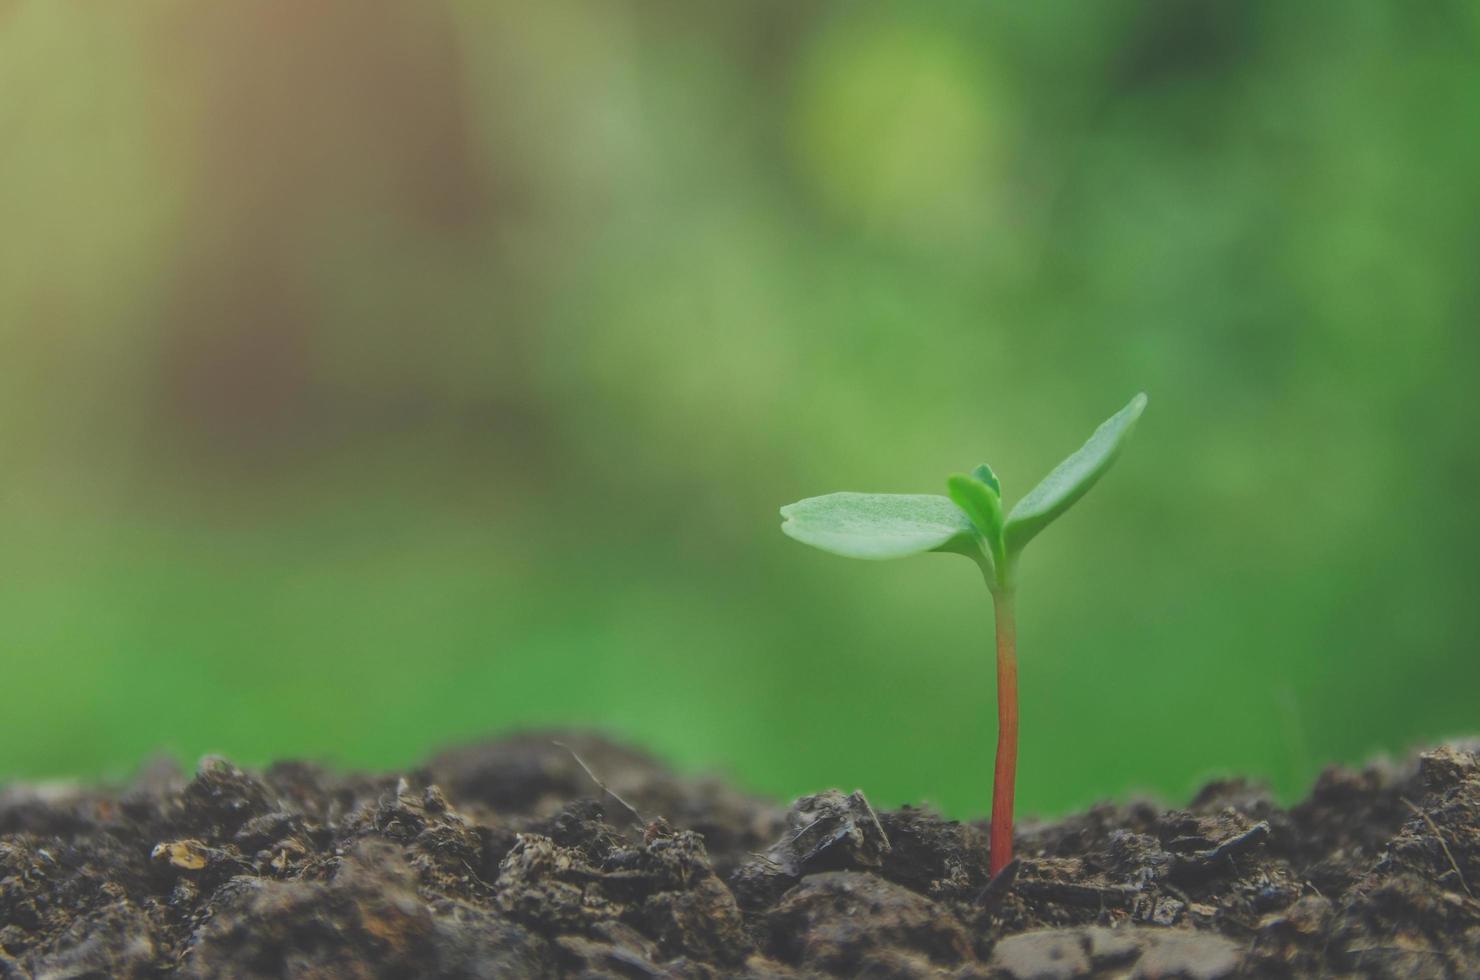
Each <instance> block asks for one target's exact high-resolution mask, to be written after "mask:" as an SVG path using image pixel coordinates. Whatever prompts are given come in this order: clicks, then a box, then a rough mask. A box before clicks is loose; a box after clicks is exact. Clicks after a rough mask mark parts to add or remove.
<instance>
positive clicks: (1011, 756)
mask: <svg viewBox="0 0 1480 980" xmlns="http://www.w3.org/2000/svg"><path fill="white" fill-rule="evenodd" d="M992 605H993V607H994V608H995V613H996V615H995V619H996V621H997V765H996V767H995V768H994V769H993V770H992V837H991V848H992V849H991V853H990V859H989V865H988V866H989V868H990V871H991V873H992V874H994V875H995V874H996V873H997V872H999V871H1001V870H1002V868H1003V867H1004V866H1005V865H1006V864H1007V862H1008V861H1011V860H1012V791H1013V786H1014V784H1015V783H1016V782H1017V746H1018V703H1017V623H1016V621H1015V620H1014V618H1013V610H1012V593H1011V592H1008V591H1005V590H1003V591H999V592H994V593H993V594H992Z"/></svg>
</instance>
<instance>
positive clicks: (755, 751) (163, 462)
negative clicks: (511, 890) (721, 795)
mask: <svg viewBox="0 0 1480 980" xmlns="http://www.w3.org/2000/svg"><path fill="white" fill-rule="evenodd" d="M1477 46H1480V6H1476V5H1474V4H1469V3H1465V2H1460V0H1455V2H1434V3H1424V4H1402V3H1396V2H1394V3H1372V2H1361V0H1357V2H1354V0H1310V2H1301V3H1286V2H1280V0H1263V2H1248V3H1231V2H1229V3H1218V2H1194V0H1157V2H1138V3H1128V2H1107V3H1094V4H1089V3H1071V2H1067V0H1064V2H1050V3H1028V4H1012V3H983V2H976V0H972V2H958V3H938V4H868V3H856V2H842V0H839V2H835V3H820V2H796V0H761V2H754V3H744V4H720V3H690V2H679V0H652V2H644V3H635V2H607V3H596V2H577V0H539V2H533V0H530V2H523V3H512V2H499V0H457V2H446V0H421V2H411V0H404V2H388V3H379V4H366V3H364V2H363V0H317V2H314V3H304V2H302V0H253V2H237V3H221V4H201V3H192V2H186V0H160V2H156V3H150V4H80V3H59V2H53V0H11V2H9V3H0V697H3V701H0V778H13V777H43V776H63V775H83V776H94V775H98V774H110V775H117V774H122V773H126V772H127V771H129V770H130V769H132V768H133V767H134V766H136V765H137V764H138V763H139V762H140V760H141V759H143V758H145V757H146V756H147V755H148V754H149V753H151V752H153V751H155V750H159V749H164V750H168V751H172V752H175V753H178V754H180V755H182V756H183V757H184V758H185V759H186V760H187V761H188V760H190V759H191V758H192V757H193V756H194V755H196V754H198V753H202V752H205V751H219V752H224V753H228V754H230V755H232V756H233V757H235V758H238V759H240V760H243V761H245V762H249V763H260V762H262V761H265V760H267V759H269V758H271V757H275V756H286V755H294V756H304V755H307V756H311V757H318V758H323V759H326V760H329V761H333V762H337V763H342V764H348V765H356V766H375V767H388V766H396V765H402V764H406V763H409V762H412V761H414V760H416V759H418V758H419V757H421V756H422V755H423V754H424V753H426V752H427V751H429V750H432V749H434V748H436V747H439V746H442V745H445V744H447V743H449V742H452V741H456V740H461V739H470V738H475V737H479V736H483V735H486V734H488V733H492V732H498V731H505V730H511V729H515V728H519V727H522V726H529V725H554V724H577V725H581V726H592V727H599V728H602V729H605V730H608V731H611V732H613V733H616V734H618V735H620V736H623V737H626V738H629V739H632V740H635V741H636V742H638V743H640V744H643V745H646V746H648V747H650V748H652V749H653V750H655V751H657V752H659V753H661V754H662V755H664V756H666V757H668V758H670V759H672V760H673V761H674V762H675V763H677V764H678V765H680V766H682V767H684V768H686V769H691V770H696V769H717V770H720V771H727V772H730V773H732V774H733V775H735V776H736V777H737V778H739V779H740V780H741V781H742V782H743V783H745V784H747V785H749V786H751V787H754V788H756V789H759V790H763V791H766V792H769V793H773V794H777V795H781V796H785V795H787V794H794V793H799V792H802V791H807V790H813V789H817V788H820V787H825V786H834V785H836V786H842V787H844V788H852V787H855V786H858V787H863V788H864V789H865V790H867V791H868V792H869V793H870V796H871V798H872V799H874V800H875V801H876V802H878V803H880V804H894V803H898V802H901V801H906V800H917V799H926V800H930V801H934V802H935V803H937V804H938V805H940V806H942V807H944V808H945V809H946V810H947V811H948V812H950V813H953V814H958V815H967V814H979V813H981V812H983V811H985V809H986V806H987V800H988V796H989V793H990V788H989V782H990V769H991V755H992V744H993V742H992V739H993V731H994V718H993V708H992V705H993V689H992V662H991V655H990V647H991V618H990V616H991V613H990V606H989V603H988V601H987V597H986V594H985V592H984V591H983V590H982V588H981V582H980V579H979V576H978V574H977V572H976V570H975V569H974V568H972V567H971V566H970V564H969V563H968V562H965V561H959V562H957V561H953V560H950V559H941V560H938V561H928V562H900V563H888V564H867V563H850V562H839V561H836V560H835V559H832V558H830V557H829V556H826V555H823V554H820V553H816V552H813V551H810V550H808V549H804V548H800V547H798V546H797V545H796V544H795V543H794V542H791V541H788V540H787V539H786V538H785V537H783V535H782V534H781V533H780V531H779V529H778V525H779V523H780V522H779V518H778V516H777V513H776V511H777V507H778V506H779V505H781V504H783V503H786V502H788V501H792V500H796V499H798V498H801V497H804V496H809V495H812V494H816V493H823V492H826V491H829V490H835V489H852V490H863V491H900V492H927V493H941V492H943V491H944V487H943V485H942V484H941V483H940V481H939V479H938V476H939V474H943V473H951V472H959V471H966V470H969V469H970V467H972V466H974V465H976V464H977V463H979V462H982V461H984V460H985V461H989V462H990V463H991V464H992V466H993V467H994V468H995V469H996V470H997V472H999V473H1001V474H1004V475H1005V477H1006V479H1005V486H1004V492H1005V497H1006V500H1007V502H1008V503H1009V505H1010V504H1011V503H1012V502H1013V501H1015V500H1016V499H1018V498H1019V497H1020V496H1021V495H1022V494H1023V493H1024V492H1025V491H1026V490H1027V489H1028V488H1030V487H1031V486H1032V484H1033V483H1034V482H1036V481H1037V480H1038V479H1039V478H1040V477H1041V476H1042V475H1043V474H1044V473H1045V472H1047V470H1048V469H1049V468H1050V467H1051V466H1052V465H1053V464H1054V463H1056V462H1057V461H1058V460H1060V459H1061V458H1063V457H1064V456H1065V455H1066V454H1067V453H1068V452H1070V451H1072V450H1073V449H1074V448H1076V447H1077V446H1078V445H1079V444H1080V442H1081V441H1082V440H1083V439H1084V437H1085V435H1086V433H1088V432H1089V431H1091V430H1092V429H1093V427H1094V426H1095V425H1096V424H1097V423H1098V422H1099V421H1100V420H1102V419H1104V418H1105V417H1106V416H1107V415H1108V414H1110V413H1111V412H1113V411H1114V410H1115V409H1116V408H1118V407H1119V406H1120V405H1122V404H1124V403H1125V400H1126V399H1127V398H1128V397H1129V396H1130V395H1131V394H1132V393H1134V392H1136V391H1139V390H1143V389H1144V390H1146V391H1148V392H1149V393H1150V394H1151V400H1152V406H1153V407H1152V410H1151V411H1150V412H1148V413H1147V415H1146V417H1145V418H1144V419H1143V420H1142V423H1141V426H1140V428H1139V430H1138V432H1137V436H1136V441H1135V445H1134V446H1133V447H1132V450H1131V451H1129V452H1127V453H1126V455H1125V457H1124V458H1123V459H1122V460H1121V462H1120V463H1119V464H1118V466H1117V467H1116V470H1115V472H1114V473H1113V474H1112V477H1111V478H1109V479H1107V480H1105V481H1104V483H1103V485H1102V486H1100V487H1099V488H1097V489H1096V491H1095V493H1094V494H1093V495H1091V496H1090V497H1089V498H1087V499H1086V500H1085V501H1084V502H1083V503H1081V504H1080V505H1079V506H1078V507H1077V508H1076V509H1075V510H1074V511H1073V512H1072V513H1071V514H1069V515H1068V516H1067V517H1066V518H1065V519H1064V520H1063V522H1062V526H1061V527H1059V528H1056V529H1055V533H1053V534H1051V535H1045V536H1044V538H1043V540H1042V541H1041V543H1038V544H1036V545H1035V547H1034V549H1033V553H1031V554H1030V555H1029V556H1028V557H1027V559H1026V561H1025V564H1024V567H1023V568H1022V570H1021V574H1022V581H1023V588H1022V592H1021V602H1020V607H1019V613H1018V617H1019V629H1020V637H1019V644H1020V657H1021V693H1022V699H1023V703H1022V738H1023V742H1022V760H1021V762H1022V764H1021V768H1020V777H1019V779H1020V784H1019V792H1018V798H1019V801H1020V805H1021V806H1022V807H1023V808H1024V809H1025V810H1027V811H1030V812H1031V811H1035V810H1036V811H1040V812H1054V811H1060V810H1064V809H1067V808H1069V807H1071V806H1075V805H1079V804H1083V803H1085V802H1087V801H1090V800H1092V799H1094V798H1097V797H1102V796H1107V795H1114V794H1125V793H1128V792H1132V791H1136V790H1142V789H1145V790H1153V791H1157V792H1160V793H1163V794H1167V795H1170V796H1173V797H1175V796H1177V795H1180V794H1182V793H1184V792H1186V791H1187V790H1188V789H1189V788H1190V787H1191V786H1192V785H1194V783H1195V782H1196V781H1197V780H1198V779H1199V778H1201V777H1204V776H1207V775H1211V774H1216V773H1220V772H1227V771H1234V770H1237V771H1241V772H1247V773H1250V774H1253V775H1255V776H1258V777H1262V778H1265V779H1267V780H1269V781H1270V782H1271V783H1272V784H1273V785H1274V786H1275V787H1277V788H1278V789H1279V790H1280V791H1281V792H1282V793H1286V794H1290V793H1294V792H1298V791H1299V790H1300V789H1301V788H1302V787H1304V786H1305V785H1307V783H1308V781H1309V780H1310V779H1311V778H1312V777H1313V775H1314V774H1315V772H1316V771H1317V770H1318V769H1319V767H1320V766H1321V765H1323V764H1324V763H1326V762H1329V761H1334V760H1357V759H1360V758H1362V757H1364V756H1366V755H1368V754H1369V753H1372V752H1374V751H1377V750H1390V751H1399V750H1402V749H1404V748H1405V747H1407V746H1409V745H1411V744H1413V743H1415V742H1417V741H1421V740H1424V739H1431V738H1435V737H1440V736H1444V735H1449V734H1455V733H1460V732H1465V731H1474V730H1475V729H1476V728H1480V724H1477V722H1480V711H1477V708H1476V705H1477V703H1480V701H1477V694H1480V657H1477V655H1476V648H1475V637H1476V636H1477V635H1480V602H1477V600H1476V595H1477V584H1480V576H1477V572H1476V550H1477V545H1480V533H1477V532H1480V518H1477V508H1476V506H1475V488H1476V486H1480V448H1477V443H1476V435H1475V434H1476V432H1477V427H1480V397H1477V396H1476V394H1475V387H1474V386H1475V383H1476V380H1475V379H1476V374H1477V369H1480V329H1477V327H1480V275H1477V269H1480V224H1477V220H1476V216H1477V215H1480V127H1477V126H1476V125H1475V105H1476V101H1477V97H1480V58H1477V57H1476V51H1477Z"/></svg>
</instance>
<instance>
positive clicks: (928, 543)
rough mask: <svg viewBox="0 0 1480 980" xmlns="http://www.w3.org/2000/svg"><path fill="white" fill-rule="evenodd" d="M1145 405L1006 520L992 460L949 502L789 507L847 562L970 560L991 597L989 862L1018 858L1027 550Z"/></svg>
mask: <svg viewBox="0 0 1480 980" xmlns="http://www.w3.org/2000/svg"><path fill="white" fill-rule="evenodd" d="M1145 408H1146V396H1145V395H1144V394H1140V395H1137V396H1136V397H1135V398H1132V399H1131V401H1130V404H1129V405H1127V406H1126V407H1125V408H1122V409H1121V410H1120V411H1118V412H1116V413H1115V414H1114V415H1112V416H1111V417H1110V418H1109V419H1108V420H1106V421H1105V422H1104V424H1102V425H1101V426H1100V427H1099V428H1098V429H1096V430H1095V433H1094V435H1092V436H1090V437H1089V441H1088V442H1086V443H1085V444H1084V445H1083V446H1081V447H1080V448H1079V450H1078V451H1077V452H1075V453H1074V454H1073V455H1072V456H1070V457H1069V458H1068V459H1066V460H1064V461H1063V462H1062V463H1060V464H1059V465H1058V466H1056V467H1054V469H1053V472H1051V473H1049V474H1048V476H1046V477H1044V478H1043V481H1042V482H1041V483H1039V484H1038V486H1036V487H1034V488H1033V490H1032V492H1031V493H1029V494H1028V495H1027V496H1026V497H1024V498H1023V499H1022V500H1019V501H1018V502H1017V505H1016V506H1015V507H1013V508H1012V510H1011V511H1010V512H1009V513H1008V514H1007V516H1006V517H1004V516H1003V510H1002V485H1001V484H1000V483H999V482H998V480H997V475H996V474H995V473H993V472H992V468H991V467H990V466H988V465H987V464H985V463H983V464H982V465H981V466H978V467H977V468H976V469H974V470H972V471H971V475H970V476H966V475H963V474H957V475H955V476H953V477H951V478H950V479H949V480H947V481H946V492H947V493H948V494H949V496H948V497H941V496H937V495H935V494H916V493H830V494H826V495H825V496H821V497H809V498H807V499H806V500H799V501H797V502H796V503H794V504H788V505H787V506H785V507H783V508H781V516H782V517H783V518H785V520H784V521H783V523H782V525H781V530H782V531H784V532H786V533H787V534H788V535H790V536H791V537H793V538H796V539H797V540H798V541H800V542H802V543H803V544H810V545H811V546H812V547H814V548H820V549H822V550H823V551H828V552H831V553H833V554H835V555H842V556H843V557H845V558H867V559H872V560H882V559H885V558H905V557H908V556H909V555H919V554H924V553H925V552H927V551H943V552H949V553H952V554H958V555H965V556H966V557H968V558H970V559H972V560H973V561H975V562H976V563H977V565H978V566H980V567H981V570H982V576H983V578H985V579H986V582H987V588H988V589H989V590H991V593H992V607H993V618H994V620H995V623H996V634H997V763H996V767H995V768H994V770H993V774H992V833H991V841H990V847H991V854H990V861H989V866H990V869H991V873H992V874H993V875H996V874H997V872H998V871H1000V870H1002V868H1003V866H1005V865H1006V864H1007V863H1008V862H1009V861H1011V860H1012V793H1013V786H1014V784H1015V782H1016V778H1017V742H1018V704H1017V625H1016V622H1015V620H1014V618H1013V596H1014V594H1015V593H1016V591H1017V570H1018V560H1019V559H1020V558H1021V557H1022V554H1023V549H1024V548H1025V547H1027V544H1028V542H1029V541H1031V540H1033V538H1035V537H1036V536H1037V535H1038V532H1040V531H1042V530H1043V529H1044V528H1046V527H1048V525H1050V524H1052V523H1053V522H1054V521H1055V520H1057V519H1058V518H1059V517H1060V516H1061V515H1062V514H1063V513H1064V512H1065V511H1066V510H1068V509H1069V508H1070V507H1072V506H1074V504H1075V502H1077V501H1078V500H1079V498H1080V497H1083V496H1084V495H1085V493H1087V492H1088V491H1089V488H1090V487H1092V486H1094V485H1095V481H1096V480H1098V479H1099V478H1100V477H1102V476H1104V475H1105V471H1106V470H1108V469H1109V468H1110V464H1112V463H1114V462H1115V458H1116V456H1118V455H1119V454H1120V449H1121V447H1122V446H1124V445H1125V443H1126V440H1127V439H1129V438H1130V434H1131V430H1132V429H1134V428H1135V425H1136V420H1137V419H1139V418H1140V417H1141V412H1142V411H1143V410H1144V409H1145Z"/></svg>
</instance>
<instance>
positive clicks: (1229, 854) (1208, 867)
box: [1172, 820, 1269, 878]
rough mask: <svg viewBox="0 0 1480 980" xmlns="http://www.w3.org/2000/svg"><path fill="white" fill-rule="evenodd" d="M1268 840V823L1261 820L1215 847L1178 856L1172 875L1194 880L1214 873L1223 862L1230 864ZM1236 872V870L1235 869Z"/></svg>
mask: <svg viewBox="0 0 1480 980" xmlns="http://www.w3.org/2000/svg"><path fill="white" fill-rule="evenodd" d="M1268 839H1269V821H1267V820H1261V821H1259V822H1258V823H1256V824H1255V825H1254V826H1252V827H1250V828H1249V829H1248V830H1246V831H1244V832H1243V833H1241V834H1234V835H1233V836H1232V837H1230V838H1228V839H1227V840H1225V841H1223V842H1222V843H1221V844H1219V845H1217V846H1216V847H1210V848H1208V849H1207V850H1205V851H1193V852H1192V853H1191V854H1178V855H1177V856H1176V859H1175V860H1174V862H1173V864H1172V873H1173V874H1174V875H1176V876H1177V877H1181V878H1195V877H1198V876H1200V875H1205V874H1208V873H1210V872H1213V871H1216V870H1217V868H1218V865H1220V864H1222V863H1223V862H1224V861H1228V862H1229V863H1230V864H1232V859H1233V857H1234V855H1236V854H1242V853H1243V852H1244V851H1247V850H1249V849H1251V848H1253V847H1254V846H1256V845H1258V844H1263V843H1264V842H1265V841H1266V840H1268ZM1235 870H1237V869H1235Z"/></svg>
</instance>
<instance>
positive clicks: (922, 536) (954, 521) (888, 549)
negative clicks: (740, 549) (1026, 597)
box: [781, 493, 976, 561]
mask: <svg viewBox="0 0 1480 980" xmlns="http://www.w3.org/2000/svg"><path fill="white" fill-rule="evenodd" d="M781 516H782V518H784V520H783V522H782V524H781V530H782V531H784V532H785V533H786V534H787V535H788V536H790V537H792V538H795V539H796V540H798V541H800V542H802V543H803V544H810V545H811V546H812V547H814V548H820V549H822V550H823V551H827V552H831V553H832V554H835V555H842V556H843V557H845V558H866V559H872V560H876V561H877V560H883V559H888V558H905V557H908V556H909V555H919V554H924V553H925V552H928V551H960V552H963V553H969V552H970V550H971V549H972V548H973V547H974V546H975V541H976V531H975V529H974V528H973V527H972V524H971V521H970V520H969V519H968V518H967V516H966V515H965V514H964V513H962V512H961V509H960V508H959V507H957V506H956V505H955V504H953V503H951V501H950V500H949V499H948V498H946V497H941V496H937V495H935V494H924V493H829V494H825V495H823V496H821V497H808V498H807V499H806V500H799V501H797V502H796V503H794V504H787V505H786V506H785V507H783V508H781Z"/></svg>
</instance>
